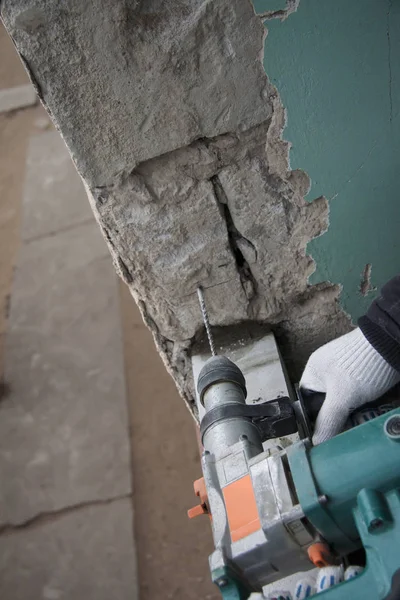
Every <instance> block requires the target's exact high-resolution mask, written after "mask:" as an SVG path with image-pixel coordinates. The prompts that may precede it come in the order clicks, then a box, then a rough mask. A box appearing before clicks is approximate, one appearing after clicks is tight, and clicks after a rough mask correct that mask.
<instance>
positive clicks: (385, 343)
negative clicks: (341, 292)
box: [300, 276, 400, 444]
mask: <svg viewBox="0 0 400 600" xmlns="http://www.w3.org/2000/svg"><path fill="white" fill-rule="evenodd" d="M398 381H400V276H398V277H395V278H394V279H392V280H391V281H390V282H389V283H387V284H386V285H385V286H384V287H383V288H382V292H381V296H380V297H379V298H378V299H377V300H375V301H374V302H373V303H372V305H371V307H370V309H369V311H368V313H367V315H365V316H364V317H362V318H361V319H360V321H359V327H358V328H357V329H355V330H354V331H351V332H350V333H348V334H346V335H344V336H342V337H340V338H338V339H336V340H333V341H332V342H329V344H326V345H325V346H322V347H321V348H319V349H318V350H317V351H316V352H314V353H313V354H312V355H311V357H310V359H309V361H308V363H307V366H306V368H305V370H304V373H303V377H302V379H301V383H300V385H301V387H303V388H306V389H309V390H314V391H316V392H324V393H325V394H326V399H325V402H324V404H323V406H322V408H321V410H320V412H319V415H318V418H317V422H316V426H315V432H314V437H313V442H314V443H315V444H320V443H321V442H323V441H325V440H327V439H329V438H331V437H332V436H334V435H336V434H337V433H339V432H340V431H341V430H342V428H343V427H344V425H345V423H346V420H347V418H348V416H349V414H350V413H351V412H353V411H354V410H355V409H356V408H358V407H359V406H361V405H362V404H365V403H366V402H372V401H373V400H376V399H377V398H379V396H381V395H382V394H384V393H385V392H386V391H388V390H389V389H390V388H391V387H393V386H394V385H395V384H396V383H397V382H398Z"/></svg>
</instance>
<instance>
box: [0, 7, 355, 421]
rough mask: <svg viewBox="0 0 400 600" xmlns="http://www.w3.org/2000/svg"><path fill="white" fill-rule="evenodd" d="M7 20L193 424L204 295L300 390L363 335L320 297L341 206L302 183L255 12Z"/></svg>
mask: <svg viewBox="0 0 400 600" xmlns="http://www.w3.org/2000/svg"><path fill="white" fill-rule="evenodd" d="M1 14H2V18H3V20H4V23H5V25H6V27H7V29H8V31H9V33H10V35H11V36H12V38H13V40H14V42H15V44H16V47H17V49H18V51H19V53H20V55H21V58H22V59H23V61H24V64H25V67H26V68H27V70H28V73H29V75H30V78H31V80H32V82H33V84H34V86H35V87H36V91H37V93H38V94H39V96H40V98H41V100H42V102H43V104H44V105H45V107H46V108H47V110H48V112H49V114H50V115H51V117H52V119H53V121H54V122H55V124H56V126H57V128H58V129H59V130H60V131H61V133H62V136H63V138H64V140H65V142H66V144H67V146H68V148H69V150H70V153H71V155H72V158H73V160H74V162H75V165H76V167H77V169H78V171H79V173H80V175H81V176H82V178H83V180H84V183H85V186H86V190H87V193H88V196H89V199H90V202H91V205H92V208H93V211H94V213H95V215H96V218H97V220H98V222H99V225H100V227H101V229H102V231H103V234H104V237H105V238H106V240H107V243H108V246H109V248H110V251H111V253H112V256H113V259H114V262H115V266H116V268H117V270H118V272H119V274H120V275H121V276H122V277H123V279H124V280H125V281H126V283H127V284H128V285H129V287H130V290H131V292H132V295H133V296H134V298H135V300H136V301H137V303H138V305H139V307H140V310H141V312H142V315H143V318H144V320H145V322H146V323H147V325H148V326H149V327H150V329H151V330H152V332H153V335H154V339H155V342H156V344H157V347H158V349H159V352H160V353H161V355H162V357H163V360H164V362H165V364H166V366H167V368H168V369H169V371H170V372H171V374H172V376H173V377H174V379H175V381H176V383H177V385H178V388H179V390H180V392H181V394H182V395H183V397H184V398H185V399H186V401H187V403H188V404H189V406H190V407H191V408H192V410H193V411H195V405H194V394H193V381H192V378H191V375H190V373H191V364H190V363H191V361H190V354H191V350H192V348H193V345H194V344H195V343H196V342H197V341H198V340H199V339H200V338H201V336H202V333H203V326H202V321H201V315H200V311H199V308H198V304H197V297H196V293H195V292H196V287H197V286H198V285H202V286H203V287H204V288H205V290H206V299H207V304H208V308H209V313H210V317H211V323H212V324H213V325H216V326H232V325H237V324H240V323H242V324H243V323H244V324H245V325H246V324H251V323H257V324H260V325H265V326H266V327H272V328H273V329H274V331H275V332H276V335H277V337H278V341H279V345H280V347H281V349H282V350H283V352H284V355H285V358H286V360H287V362H288V365H289V368H290V369H291V373H292V375H293V377H296V376H298V374H299V370H300V368H301V366H302V365H303V364H304V361H305V359H306V358H307V356H308V354H309V353H310V351H312V350H313V349H314V348H315V347H316V346H318V345H320V344H321V343H323V342H325V341H328V340H329V339H331V338H332V337H335V336H337V335H339V334H340V333H343V332H345V331H347V330H348V329H349V328H350V322H349V320H348V318H347V316H346V315H345V314H344V313H343V312H342V310H341V309H340V307H339V304H338V296H339V293H340V288H339V286H336V285H334V284H331V283H329V282H327V283H326V284H321V285H318V286H310V285H308V283H307V280H308V276H309V275H310V274H311V273H312V271H313V270H314V263H313V260H312V258H311V257H310V256H308V255H307V253H306V246H307V243H308V242H309V241H310V240H311V239H312V238H313V237H315V236H318V235H320V234H322V233H323V232H324V231H325V230H326V228H327V226H328V205H327V202H326V200H325V199H324V198H318V199H316V200H314V201H313V202H308V201H306V200H305V199H304V196H305V194H306V193H307V191H308V189H309V180H308V176H307V175H306V173H304V172H302V171H291V170H290V165H289V160H288V150H289V145H288V143H286V142H285V141H283V139H282V131H283V129H284V125H285V111H284V108H283V106H282V104H281V101H280V98H279V94H278V91H277V90H276V89H275V88H274V86H273V85H272V84H271V83H270V81H269V80H268V78H267V76H266V74H265V72H264V69H263V66H262V55H263V44H264V36H265V30H264V27H263V25H262V21H261V19H260V18H259V17H258V16H257V15H256V14H255V13H254V10H253V7H252V4H251V3H250V1H249V0H215V1H214V2H208V1H207V0H183V1H182V2H180V3H179V4H175V3H169V4H167V5H166V4H165V3H164V2H162V0H152V1H151V2H132V3H129V2H125V1H122V0H118V1H117V2H114V3H112V4H110V3H109V2H106V0H97V1H96V2H94V3H90V4H89V5H87V4H82V3H81V2H79V1H78V0H68V1H67V2H65V3H63V4H62V5H60V3H59V2H57V1H56V0H36V1H35V2H34V3H33V4H32V2H28V0H14V1H13V2H11V1H10V0H5V2H3V4H2V12H1Z"/></svg>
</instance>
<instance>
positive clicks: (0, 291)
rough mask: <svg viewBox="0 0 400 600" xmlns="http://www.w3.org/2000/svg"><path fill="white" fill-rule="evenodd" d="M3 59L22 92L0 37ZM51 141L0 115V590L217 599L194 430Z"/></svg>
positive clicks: (8, 598)
mask: <svg viewBox="0 0 400 600" xmlns="http://www.w3.org/2000/svg"><path fill="white" fill-rule="evenodd" d="M0 55H1V56H2V61H1V63H0V89H1V88H3V89H4V88H9V87H13V86H16V85H20V84H22V83H25V82H26V81H27V78H26V75H25V73H24V71H23V69H22V66H21V65H20V63H19V61H18V59H17V57H16V55H15V52H14V49H13V47H12V44H11V42H10V40H9V39H8V37H7V36H6V34H5V32H4V30H3V29H2V28H0ZM59 144H60V140H59V139H58V134H57V133H55V132H54V130H53V128H52V126H51V124H50V123H49V121H48V119H47V116H46V114H45V113H44V111H43V109H42V108H41V107H40V106H36V107H33V108H27V109H24V110H20V111H16V112H13V113H8V114H5V115H0V380H1V381H2V387H1V388H0V397H1V398H2V401H1V405H0V409H1V412H2V414H1V420H0V427H1V428H2V431H1V440H2V441H1V448H0V455H1V457H2V458H1V459H0V473H1V477H2V493H1V522H0V596H1V598H2V600H20V599H27V600H30V598H32V599H33V598H34V599H35V600H36V599H37V598H46V599H47V600H57V599H58V598H72V597H73V598H77V599H78V600H80V599H81V598H82V600H83V598H90V597H93V598H96V600H99V599H100V600H101V598H103V597H104V598H106V597H108V598H109V597H112V598H114V599H115V600H119V598H121V599H122V598H124V599H125V598H131V599H132V600H133V599H134V598H135V597H136V591H135V590H136V588H137V589H138V591H139V598H140V599H141V600H150V598H151V599H152V600H153V599H154V598H174V599H175V598H176V599H180V598H182V599H189V600H191V599H193V600H194V599H197V598H202V599H203V598H208V599H209V600H211V599H214V598H215V599H216V598H218V594H217V592H216V590H215V588H214V586H213V585H212V584H211V582H210V581H209V572H208V563H207V557H208V554H209V553H210V552H211V549H212V542H211V533H210V529H209V524H208V522H207V520H206V518H205V519H204V520H203V519H201V518H199V519H196V520H194V521H188V519H187V517H186V510H187V508H188V507H190V506H191V505H192V504H194V503H195V498H194V496H193V492H192V482H193V480H194V479H196V478H197V477H198V476H199V475H200V463H199V457H198V449H197V443H196V435H195V428H194V425H193V422H192V420H191V417H190V416H189V414H188V412H187V411H186V409H185V407H184V405H183V402H182V401H181V400H180V399H179V397H178V395H177V393H176V390H175V387H174V385H173V383H172V380H171V379H170V378H169V376H168V375H167V373H166V372H165V370H164V367H163V365H162V363H161V360H160V359H159V357H158V355H157V353H156V351H155V348H154V345H153V342H152V339H151V336H150V334H149V332H148V330H147V329H146V327H145V326H144V324H143V322H142V320H141V318H140V315H139V313H138V310H137V309H136V307H135V305H134V303H133V300H132V299H131V297H130V295H129V292H128V290H127V289H126V287H125V286H124V284H123V283H122V282H117V281H116V279H115V277H114V273H113V270H112V267H111V260H110V259H109V257H108V254H107V249H106V246H105V243H104V241H103V240H102V239H101V237H100V234H99V232H98V231H97V229H96V227H97V226H96V224H95V223H94V219H93V217H92V215H91V213H90V211H89V209H88V205H87V201H86V198H85V197H84V194H83V191H82V189H81V188H80V181H79V179H78V178H77V177H76V176H75V174H74V173H73V172H72V174H69V173H70V171H69V170H68V169H70V165H69V162H68V161H69V159H68V156H67V154H66V153H65V152H64V150H63V148H62V146H60V145H59ZM57 157H59V159H60V162H59V164H57V160H58V159H57ZM60 178H61V179H60ZM40 186H41V187H40ZM33 189H41V190H42V192H41V194H39V195H38V194H36V195H35V194H32V190H33ZM38 199H39V203H38ZM27 332H28V333H29V336H28V335H27ZM121 337H122V339H121ZM27 339H29V342H30V343H27ZM60 340H62V343H61V342H60ZM30 344H33V346H31V345H30ZM38 348H40V351H38ZM43 357H45V359H46V360H43ZM46 369H47V370H46ZM21 373H23V374H24V376H23V377H22V376H21ZM50 375H51V376H50ZM27 406H29V414H30V415H33V416H34V418H33V420H32V422H31V423H29V424H27V423H24V422H23V420H22V419H21V415H22V414H24V415H25V416H26V414H27V410H26V407H27ZM77 449H78V450H77ZM74 452H75V453H74ZM71 456H72V457H74V460H72V459H71ZM4 457H6V459H7V460H5V458H4ZM32 462H33V464H34V468H32V464H31V463H32ZM29 465H31V466H29ZM133 514H134V526H132V515H133ZM133 530H134V531H133ZM135 546H136V557H135V552H134V547H135ZM136 562H137V565H138V566H137V569H138V570H137V574H136V571H135V568H136V567H135V563H136Z"/></svg>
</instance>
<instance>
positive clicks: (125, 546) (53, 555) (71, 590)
mask: <svg viewBox="0 0 400 600" xmlns="http://www.w3.org/2000/svg"><path fill="white" fill-rule="evenodd" d="M132 530H133V524H132V506H131V501H130V500H117V501H115V502H110V503H108V504H107V503H106V504H104V505H103V506H101V505H99V506H91V507H85V508H81V509H80V510H76V511H74V512H67V513H65V514H62V515H58V516H55V517H53V518H49V519H48V520H47V521H45V522H43V523H42V524H41V526H40V527H36V526H30V527H24V528H22V529H20V530H17V531H15V530H14V531H13V532H12V533H10V535H7V534H3V535H2V536H1V537H0V556H1V560H0V596H1V598H2V600H28V599H30V598H32V599H33V598H35V599H36V598H41V599H43V600H64V599H65V600H67V599H70V598H76V599H77V600H78V599H79V600H81V599H82V600H83V598H85V600H92V599H93V600H109V599H110V598H113V599H114V600H136V599H137V597H138V594H137V582H136V569H135V555H134V550H133V544H132Z"/></svg>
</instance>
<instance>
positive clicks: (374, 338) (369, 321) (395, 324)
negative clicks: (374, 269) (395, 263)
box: [358, 275, 400, 372]
mask: <svg viewBox="0 0 400 600" xmlns="http://www.w3.org/2000/svg"><path fill="white" fill-rule="evenodd" d="M358 325H359V327H360V329H361V331H362V332H363V334H364V335H365V337H366V338H367V340H368V341H369V343H370V344H371V345H372V346H373V347H374V348H375V350H377V352H379V354H380V355H381V356H382V357H383V358H384V359H385V360H386V361H387V362H388V363H389V364H390V365H391V366H392V367H393V368H394V369H396V370H397V371H399V372H400V275H397V276H396V277H394V278H393V279H391V280H390V281H389V282H388V283H387V284H386V285H384V286H383V288H382V290H381V295H380V296H379V298H377V299H376V300H374V301H373V303H372V304H371V306H370V308H369V310H368V312H367V314H366V315H364V316H363V317H361V318H360V319H359V321H358Z"/></svg>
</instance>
